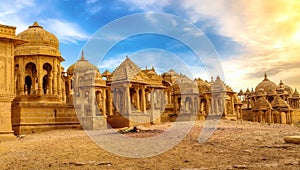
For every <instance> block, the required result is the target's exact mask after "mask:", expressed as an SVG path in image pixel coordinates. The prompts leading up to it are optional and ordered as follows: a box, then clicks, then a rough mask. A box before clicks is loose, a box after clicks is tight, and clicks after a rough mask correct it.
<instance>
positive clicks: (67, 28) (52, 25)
mask: <svg viewBox="0 0 300 170" xmlns="http://www.w3.org/2000/svg"><path fill="white" fill-rule="evenodd" d="M41 23H42V24H43V25H44V27H45V28H46V29H47V30H48V31H50V32H52V33H53V34H55V35H56V36H57V37H58V39H59V40H60V42H61V43H65V44H68V43H74V44H76V43H77V41H85V40H87V39H88V38H89V35H88V34H87V33H85V31H83V30H82V29H81V28H80V27H79V26H78V25H77V24H75V23H72V22H69V21H64V20H59V19H47V20H42V21H41Z"/></svg>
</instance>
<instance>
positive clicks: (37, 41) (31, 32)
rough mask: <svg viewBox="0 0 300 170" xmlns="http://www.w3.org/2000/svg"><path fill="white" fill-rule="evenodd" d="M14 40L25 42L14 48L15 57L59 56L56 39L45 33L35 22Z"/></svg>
mask: <svg viewBox="0 0 300 170" xmlns="http://www.w3.org/2000/svg"><path fill="white" fill-rule="evenodd" d="M16 38H18V39H21V40H24V41H26V43H24V44H21V45H19V46H17V47H16V48H15V55H16V56H17V55H50V56H60V52H59V50H58V49H59V41H58V39H57V37H56V36H55V35H54V34H52V33H50V32H48V31H46V30H45V29H44V28H43V27H42V26H40V25H39V24H38V23H37V22H34V24H33V25H32V26H29V27H28V29H27V30H25V31H23V32H21V33H19V34H18V35H17V36H16Z"/></svg>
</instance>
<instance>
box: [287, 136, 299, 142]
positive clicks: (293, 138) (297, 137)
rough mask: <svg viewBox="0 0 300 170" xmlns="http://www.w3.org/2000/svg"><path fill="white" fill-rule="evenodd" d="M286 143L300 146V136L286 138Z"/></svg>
mask: <svg viewBox="0 0 300 170" xmlns="http://www.w3.org/2000/svg"><path fill="white" fill-rule="evenodd" d="M284 141H285V142H286V143H293V144H300V136H286V137H284Z"/></svg>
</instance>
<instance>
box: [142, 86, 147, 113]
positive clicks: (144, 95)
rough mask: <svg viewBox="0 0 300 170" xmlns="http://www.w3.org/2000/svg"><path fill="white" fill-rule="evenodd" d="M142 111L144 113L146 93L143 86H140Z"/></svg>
mask: <svg viewBox="0 0 300 170" xmlns="http://www.w3.org/2000/svg"><path fill="white" fill-rule="evenodd" d="M141 97H142V109H141V110H142V112H144V113H146V93H145V87H142V96H141Z"/></svg>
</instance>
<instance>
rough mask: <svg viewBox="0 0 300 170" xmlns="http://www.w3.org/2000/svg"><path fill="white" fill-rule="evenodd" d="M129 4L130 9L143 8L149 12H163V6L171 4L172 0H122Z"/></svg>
mask: <svg viewBox="0 0 300 170" xmlns="http://www.w3.org/2000/svg"><path fill="white" fill-rule="evenodd" d="M120 1H121V2H124V3H125V4H127V5H128V7H129V9H130V10H143V11H147V12H162V11H163V8H164V7H166V6H168V5H170V4H171V2H172V1H170V0H147V1H141V0H120Z"/></svg>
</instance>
